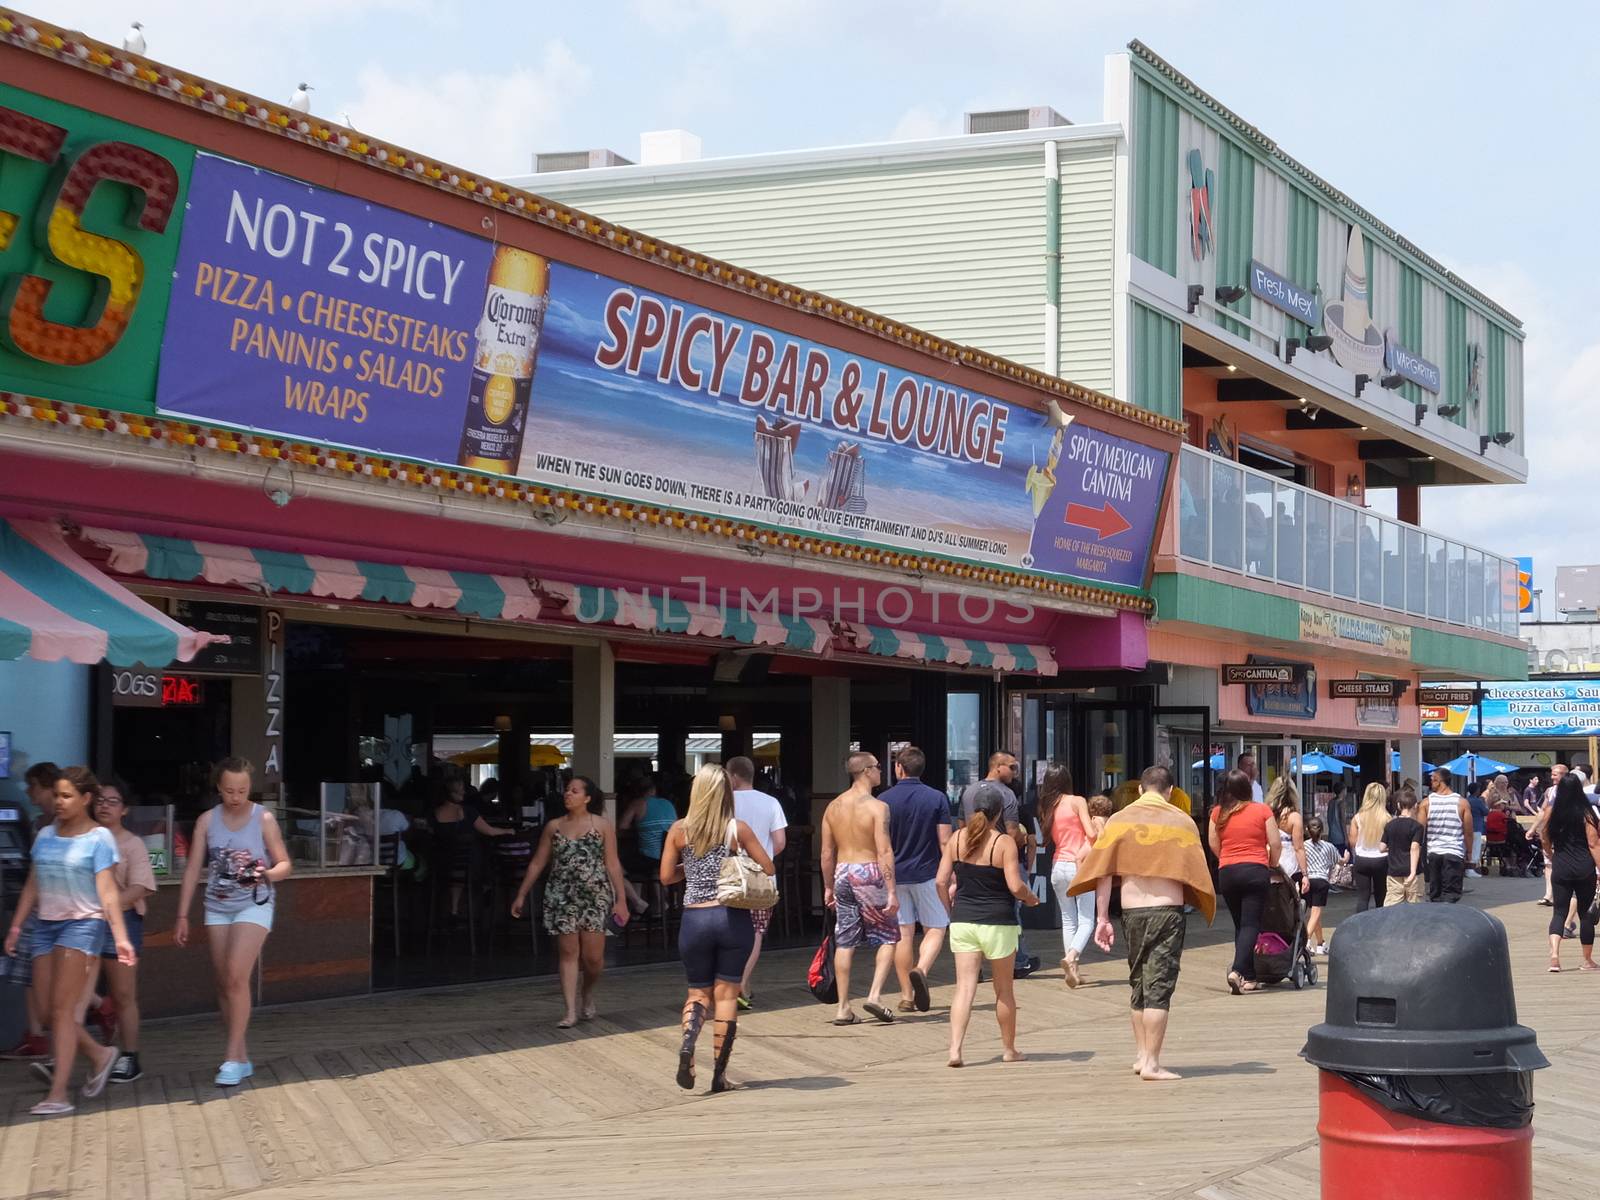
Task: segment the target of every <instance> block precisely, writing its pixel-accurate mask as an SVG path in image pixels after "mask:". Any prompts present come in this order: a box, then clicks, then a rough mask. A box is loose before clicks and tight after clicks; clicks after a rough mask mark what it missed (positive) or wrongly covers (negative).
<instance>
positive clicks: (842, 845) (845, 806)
mask: <svg viewBox="0 0 1600 1200" xmlns="http://www.w3.org/2000/svg"><path fill="white" fill-rule="evenodd" d="M845 770H846V771H848V772H849V774H850V788H849V790H848V791H846V792H844V793H842V794H841V795H839V796H838V797H837V798H835V799H834V801H833V802H832V803H831V804H829V805H828V808H827V811H826V812H824V813H823V814H822V899H823V903H825V904H826V905H827V906H828V907H829V908H832V909H835V910H836V911H837V915H838V921H837V924H836V925H835V927H834V935H833V938H834V946H835V949H834V953H833V970H834V974H835V975H836V976H837V977H838V980H839V1012H838V1014H837V1015H836V1016H835V1017H834V1021H833V1023H834V1024H835V1025H855V1024H857V1023H858V1022H859V1021H860V1020H861V1018H860V1017H858V1016H856V1014H855V1013H854V1012H852V1011H851V1009H850V963H851V960H852V959H854V958H855V953H856V947H857V946H859V945H861V944H862V943H866V944H868V945H872V946H876V947H877V948H878V957H877V961H876V963H874V969H873V973H872V990H871V991H870V992H868V993H867V998H866V1000H865V1002H863V1004H862V1007H863V1008H865V1009H866V1010H867V1012H869V1013H871V1014H872V1015H873V1016H874V1017H876V1018H877V1019H878V1020H879V1021H882V1022H883V1023H884V1024H885V1025H887V1024H889V1023H891V1022H892V1021H893V1020H894V1013H893V1012H891V1011H890V1010H889V1009H888V1008H885V1007H884V1005H883V1003H882V1002H881V1000H880V995H881V993H882V991H883V985H884V983H885V982H886V981H887V980H888V978H889V972H890V971H892V970H893V969H894V953H895V946H896V945H898V944H899V941H900V924H899V922H898V921H897V920H896V919H895V915H896V913H898V912H899V909H900V901H899V899H898V898H897V897H896V896H895V890H894V851H893V849H891V848H890V845H889V806H888V805H887V804H885V803H884V802H883V801H882V800H878V799H876V798H874V796H873V795H872V786H873V784H875V783H877V782H878V780H879V779H880V778H881V777H882V768H881V767H880V766H879V765H878V756H877V755H876V754H869V753H867V752H865V751H858V752H857V753H855V754H852V755H851V756H850V757H849V758H847V759H846V760H845Z"/></svg>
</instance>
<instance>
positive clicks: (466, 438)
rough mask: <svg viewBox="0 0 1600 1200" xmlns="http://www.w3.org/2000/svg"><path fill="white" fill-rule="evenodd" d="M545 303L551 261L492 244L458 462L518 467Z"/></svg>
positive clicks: (505, 469) (507, 469)
mask: <svg viewBox="0 0 1600 1200" xmlns="http://www.w3.org/2000/svg"><path fill="white" fill-rule="evenodd" d="M549 304H550V264H549V263H547V262H546V261H545V260H544V259H542V258H540V257H539V256H538V255H537V254H530V253H529V252H528V251H526V250H518V249H516V248H515V247H513V246H499V247H496V249H495V252H494V261H493V262H492V263H491V264H490V265H489V287H488V291H487V292H486V293H485V294H484V297H483V317H482V318H481V319H480V320H479V321H478V332H477V338H478V344H477V349H476V350H475V351H474V353H473V358H472V391H471V394H470V395H469V396H468V397H467V416H466V420H465V421H464V422H463V423H462V427H461V452H460V454H459V455H458V456H457V459H456V461H457V462H459V463H460V464H461V465H462V466H464V467H471V468H473V469H474V470H478V471H497V472H499V473H500V474H502V475H510V474H511V473H513V472H514V471H515V470H516V469H517V460H518V458H520V457H521V455H522V434H523V429H524V428H525V426H526V425H527V423H528V395H529V392H530V391H531V390H532V388H533V367H534V360H535V358H536V357H537V356H538V353H539V332H540V330H541V329H543V328H544V314H545V309H546V308H548V307H549Z"/></svg>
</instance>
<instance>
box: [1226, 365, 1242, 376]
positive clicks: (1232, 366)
mask: <svg viewBox="0 0 1600 1200" xmlns="http://www.w3.org/2000/svg"><path fill="white" fill-rule="evenodd" d="M1238 369H1239V368H1238V367H1236V366H1234V365H1233V364H1232V363H1229V364H1228V371H1229V373H1230V374H1231V373H1232V372H1234V371H1237V370H1238Z"/></svg>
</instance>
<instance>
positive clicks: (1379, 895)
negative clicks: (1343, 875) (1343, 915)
mask: <svg viewBox="0 0 1600 1200" xmlns="http://www.w3.org/2000/svg"><path fill="white" fill-rule="evenodd" d="M1350 873H1351V874H1352V875H1354V876H1355V877H1356V911H1357V912H1366V911H1367V909H1368V908H1382V907H1383V897H1384V895H1385V893H1387V892H1388V890H1389V860H1388V859H1387V858H1363V857H1362V856H1361V855H1359V854H1352V855H1351V856H1350Z"/></svg>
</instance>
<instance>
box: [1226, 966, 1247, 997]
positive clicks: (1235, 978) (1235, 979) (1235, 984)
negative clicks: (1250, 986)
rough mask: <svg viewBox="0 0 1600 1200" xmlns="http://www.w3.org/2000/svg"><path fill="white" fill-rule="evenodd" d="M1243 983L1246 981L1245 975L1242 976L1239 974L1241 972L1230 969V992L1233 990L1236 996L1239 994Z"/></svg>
mask: <svg viewBox="0 0 1600 1200" xmlns="http://www.w3.org/2000/svg"><path fill="white" fill-rule="evenodd" d="M1243 983H1244V977H1243V976H1241V975H1240V974H1239V972H1237V971H1229V972H1228V990H1229V991H1230V992H1232V993H1233V994H1234V995H1235V996H1237V995H1238V994H1239V989H1240V987H1241V986H1242V985H1243Z"/></svg>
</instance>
